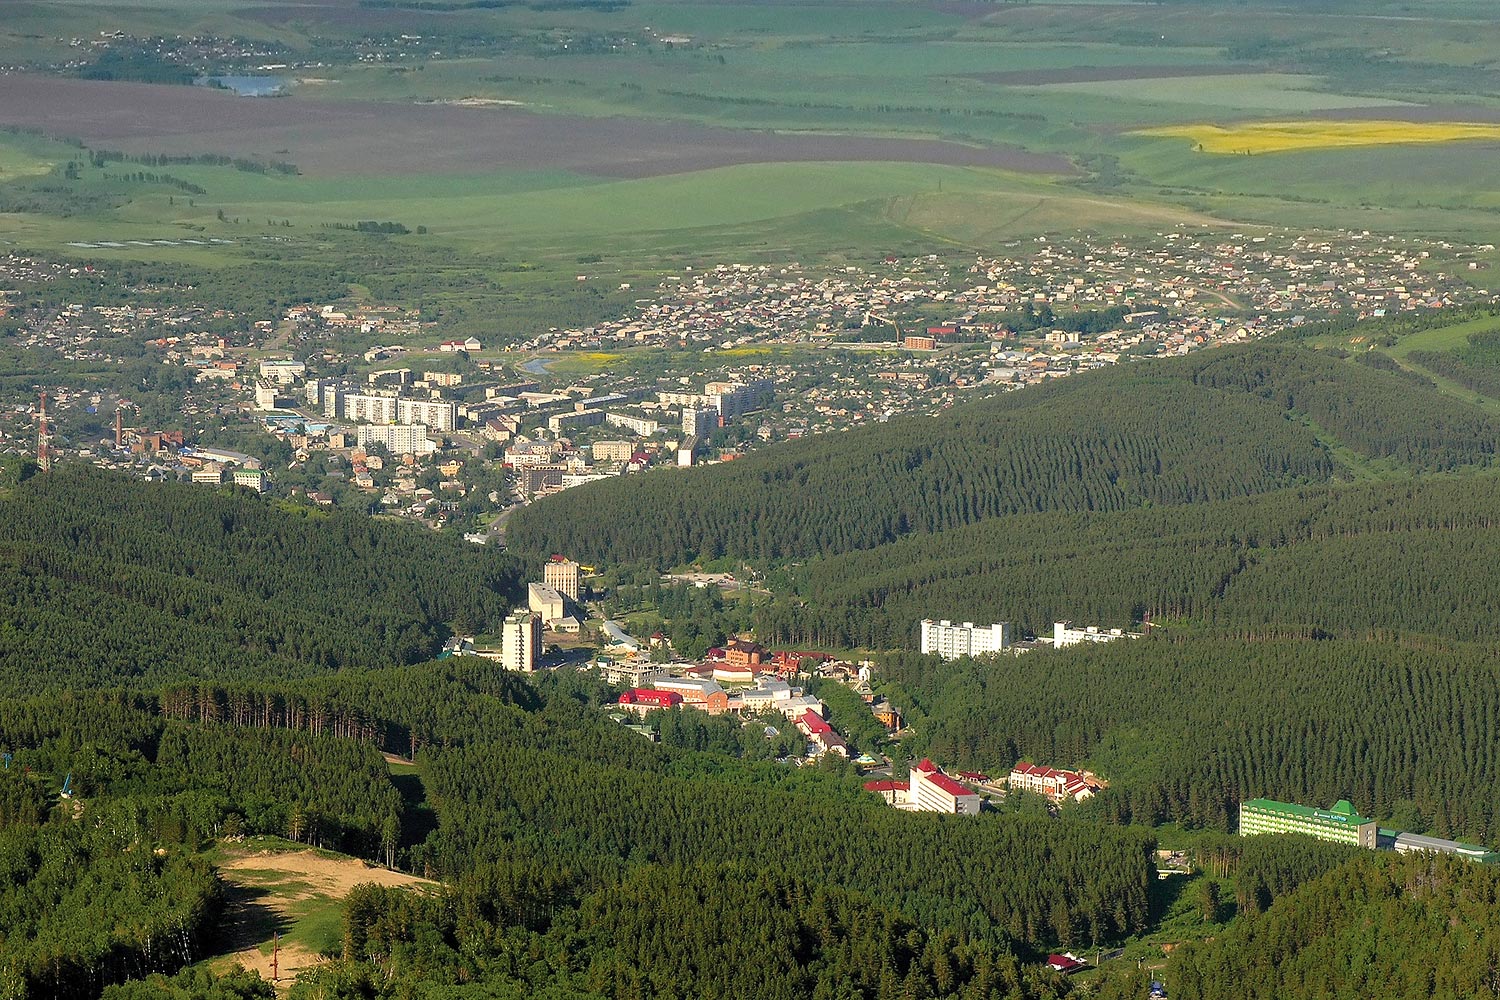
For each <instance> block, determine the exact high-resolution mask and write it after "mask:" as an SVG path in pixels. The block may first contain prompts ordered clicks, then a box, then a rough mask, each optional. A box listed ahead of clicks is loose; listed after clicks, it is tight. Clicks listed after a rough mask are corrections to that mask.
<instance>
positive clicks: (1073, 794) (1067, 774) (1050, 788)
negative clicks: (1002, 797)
mask: <svg viewBox="0 0 1500 1000" xmlns="http://www.w3.org/2000/svg"><path fill="white" fill-rule="evenodd" d="M1006 785H1007V786H1008V787H1009V788H1010V789H1011V791H1018V792H1032V793H1034V794H1036V795H1043V796H1046V797H1047V798H1048V799H1049V800H1051V801H1052V802H1054V803H1062V802H1067V801H1069V800H1071V801H1074V802H1082V801H1083V800H1084V799H1087V798H1090V797H1091V796H1092V795H1093V794H1094V791H1095V789H1097V788H1099V787H1101V785H1100V782H1098V781H1097V780H1096V779H1095V778H1094V777H1093V776H1092V775H1090V774H1087V773H1079V772H1077V771H1060V770H1057V769H1056V768H1051V767H1043V766H1041V765H1040V764H1030V763H1027V762H1026V761H1024V760H1023V761H1020V762H1018V763H1017V764H1016V766H1015V767H1013V768H1011V771H1010V777H1009V778H1008V779H1007V780H1006Z"/></svg>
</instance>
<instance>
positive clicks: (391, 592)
mask: <svg viewBox="0 0 1500 1000" xmlns="http://www.w3.org/2000/svg"><path fill="white" fill-rule="evenodd" d="M519 581H520V575H519V572H518V570H517V568H516V566H515V564H514V563H513V562H512V561H511V560H509V559H507V558H506V557H505V556H503V555H499V554H497V553H495V552H493V551H490V550H486V549H484V548H483V547H481V546H475V545H469V544H467V543H465V542H463V541H462V540H461V539H459V538H458V537H456V536H452V535H447V536H437V537H434V536H432V535H431V534H429V533H427V532H424V531H423V530H422V529H420V528H418V527H415V526H412V525H408V524H397V523H387V522H382V521H379V520H372V519H371V518H369V517H366V516H364V515H362V514H344V513H324V512H321V511H313V510H312V509H310V508H305V507H292V506H285V507H284V506H280V505H277V504H275V503H272V502H269V501H266V500H263V499H260V498H258V497H253V496H250V495H248V494H244V493H239V492H224V491H221V490H211V489H204V488H202V487H194V486H186V485H175V484H173V485H150V484H145V483H140V482H132V481H130V480H128V479H125V478H124V477H120V476H113V475H106V474H103V473H97V472H91V471H87V470H81V469H73V468H68V469H60V470H58V471H56V472H54V473H52V474H50V475H46V476H33V477H31V478H30V479H28V480H26V481H25V482H23V483H21V484H20V485H19V486H17V487H15V488H14V489H13V490H11V491H10V492H9V493H8V494H7V495H4V496H0V678H3V679H4V682H5V684H6V685H7V690H9V691H10V692H12V693H20V692H30V691H37V690H41V689H45V688H48V687H53V686H64V685H111V686H112V685H118V684H123V683H131V682H144V683H148V684H152V683H160V682H162V681H164V680H179V679H182V678H185V677H220V678H225V677H234V676H247V675H248V676H265V675H282V676H292V675H298V674H307V673H313V672H317V671H324V670H336V669H339V668H346V667H365V668H368V667H375V666H385V665H389V664H392V663H410V662H414V661H418V660H424V659H428V658H430V657H431V656H433V655H435V654H436V653H437V651H438V647H439V645H440V643H441V640H442V637H443V635H444V634H446V630H447V629H448V628H449V627H450V626H451V627H453V628H456V629H458V630H461V631H470V630H477V629H480V628H483V627H485V626H486V625H491V624H498V622H499V620H500V619H501V618H502V617H504V615H505V614H506V613H507V612H508V611H509V610H510V608H511V607H512V606H513V602H514V601H515V600H516V599H517V597H518V595H519V593H520V583H519Z"/></svg>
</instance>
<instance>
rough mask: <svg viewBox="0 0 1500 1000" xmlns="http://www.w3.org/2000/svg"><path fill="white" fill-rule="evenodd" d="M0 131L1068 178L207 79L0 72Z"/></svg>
mask: <svg viewBox="0 0 1500 1000" xmlns="http://www.w3.org/2000/svg"><path fill="white" fill-rule="evenodd" d="M0 126H19V127H22V128H34V129H40V130H42V131H43V132H45V133H47V134H49V135H53V136H57V137H61V138H76V139H81V140H83V141H84V142H86V143H89V144H91V145H94V146H102V147H105V148H109V149H120V150H123V151H125V152H131V153H179V154H181V153H215V154H222V155H227V156H241V157H260V158H263V159H267V160H282V161H289V162H292V163H295V164H297V166H298V167H300V168H301V169H302V171H303V172H304V173H306V174H309V175H322V176H340V175H349V174H367V175H369V174H376V175H391V174H461V173H480V172H483V173H488V172H491V171H495V170H507V169H509V170H569V171H574V172H577V173H584V174H594V175H598V176H604V177H654V176H658V175H662V174H676V173H686V172H688V171H693V170H707V169H710V168H713V167H725V166H733V165H735V164H741V163H787V162H812V161H872V162H873V161H895V162H907V163H936V164H944V165H949V166H975V167H999V168H1002V169H1006V170H1015V171H1023V172H1028V173H1050V174H1062V173H1071V172H1072V167H1071V165H1070V164H1069V163H1068V161H1067V159H1066V158H1064V157H1061V156H1051V155H1043V154H1037V153H1028V152H1025V151H1024V150H1019V149H1015V148H1011V147H1000V146H967V145H963V144H961V143H956V142H944V141H941V140H936V139H885V138H872V137H864V136H852V135H816V134H796V133H779V132H763V131H751V130H741V129H727V128H713V127H710V126H702V125H692V124H677V123H670V122H656V121H638V120H629V119H606V118H578V117H565V116H553V115H538V114H533V113H531V112H527V111H521V110H518V109H515V108H507V107H487V108H468V107H454V106H451V105H434V104H422V105H418V104H384V103H375V102H361V101H326V100H324V101H319V100H302V99H298V98H247V97H236V96H234V95H232V94H227V93H225V92H223V91H217V90H211V89H208V88H205V87H173V86H156V85H152V84H144V83H117V82H103V81H91V80H68V79H61V78H56V77H45V76H33V75H26V74H16V75H10V76H5V75H0Z"/></svg>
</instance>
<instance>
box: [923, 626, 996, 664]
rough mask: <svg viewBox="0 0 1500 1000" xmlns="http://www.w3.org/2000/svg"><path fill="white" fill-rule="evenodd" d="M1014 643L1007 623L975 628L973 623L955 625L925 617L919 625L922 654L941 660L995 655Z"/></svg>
mask: <svg viewBox="0 0 1500 1000" xmlns="http://www.w3.org/2000/svg"><path fill="white" fill-rule="evenodd" d="M1014 641H1015V640H1014V634H1013V632H1012V630H1011V626H1010V622H995V623H994V624H993V625H975V624H974V623H973V622H962V623H957V624H955V623H954V622H951V621H949V620H948V619H946V618H945V619H943V620H942V621H937V622H935V621H933V620H932V619H930V618H928V619H924V620H923V622H922V626H921V650H922V652H923V653H924V654H935V655H937V656H941V657H942V658H943V659H945V660H956V659H958V658H959V657H960V656H980V655H982V654H984V653H999V652H1002V651H1004V650H1005V649H1006V648H1008V647H1009V646H1010V645H1011V644H1012V643H1013V642H1014Z"/></svg>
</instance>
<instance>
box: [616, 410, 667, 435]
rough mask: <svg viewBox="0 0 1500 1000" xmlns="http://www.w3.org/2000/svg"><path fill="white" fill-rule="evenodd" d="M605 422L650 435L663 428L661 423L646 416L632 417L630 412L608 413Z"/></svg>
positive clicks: (634, 432) (632, 431)
mask: <svg viewBox="0 0 1500 1000" xmlns="http://www.w3.org/2000/svg"><path fill="white" fill-rule="evenodd" d="M604 422H605V423H606V424H609V425H610V426H611V427H623V428H624V429H625V430H627V431H630V432H631V433H632V434H637V435H639V436H641V437H650V436H651V435H653V434H655V433H656V432H657V431H658V430H660V429H661V424H660V423H659V422H657V421H655V420H650V419H648V418H646V417H632V416H631V415H630V414H628V413H606V414H605V415H604Z"/></svg>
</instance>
